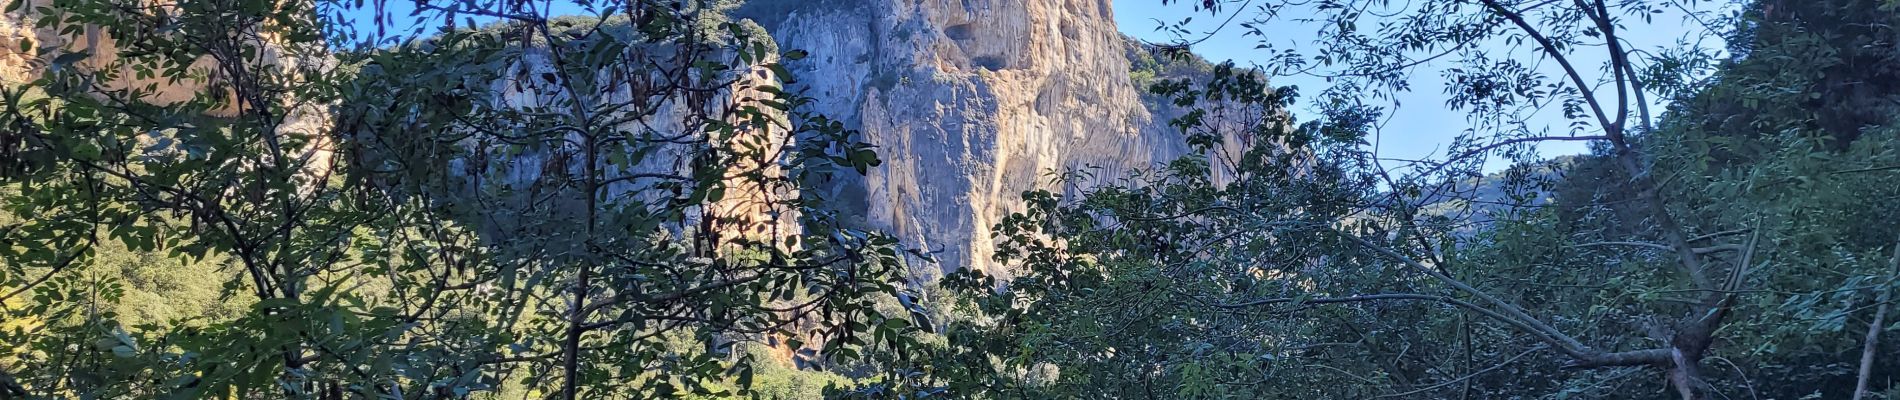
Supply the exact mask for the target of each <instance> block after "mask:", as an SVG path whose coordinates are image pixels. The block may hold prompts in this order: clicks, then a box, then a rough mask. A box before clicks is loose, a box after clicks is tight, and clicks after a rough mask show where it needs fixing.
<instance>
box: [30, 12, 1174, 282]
mask: <svg viewBox="0 0 1900 400" xmlns="http://www.w3.org/2000/svg"><path fill="white" fill-rule="evenodd" d="M35 1H36V2H37V1H44V0H35ZM735 15H736V16H738V17H743V18H752V19H755V20H757V21H758V22H759V23H761V24H762V25H764V27H765V29H766V30H767V31H768V32H770V34H771V35H772V36H773V37H774V39H775V40H776V41H777V42H778V47H779V48H782V49H802V50H806V51H809V52H810V54H811V56H810V57H808V58H806V59H804V60H801V61H798V62H794V63H791V64H790V66H791V67H792V70H793V73H794V74H795V75H796V76H798V78H799V80H798V81H797V83H796V84H793V85H789V86H790V88H791V89H794V90H802V91H803V93H804V94H805V95H807V96H810V97H814V98H816V99H818V102H817V105H816V108H817V109H816V110H815V111H818V112H820V113H822V114H824V115H827V116H830V117H832V118H835V119H839V120H842V121H845V122H846V123H847V125H848V126H849V127H851V128H855V129H859V130H860V131H862V132H863V133H864V135H865V136H866V138H867V140H868V141H869V142H871V143H872V144H874V145H876V146H878V147H879V148H878V152H879V155H880V157H881V158H882V159H883V164H882V166H880V167H878V168H876V169H874V170H872V171H870V172H869V173H868V174H867V175H866V176H864V177H863V178H862V179H851V180H848V181H846V182H839V183H837V185H836V186H835V187H833V188H831V189H833V190H835V191H836V193H834V194H833V198H834V199H837V200H838V201H837V203H839V204H842V205H843V206H841V207H842V208H844V210H843V211H845V212H846V213H852V214H857V215H861V216H862V218H863V222H864V223H865V224H867V225H868V226H869V227H871V228H876V229H881V230H885V231H888V232H892V233H893V234H895V235H897V236H898V237H899V238H900V239H902V240H903V241H904V242H905V243H906V244H908V245H911V246H914V247H919V248H922V249H927V250H929V251H935V252H937V256H936V258H937V259H938V264H937V265H938V266H939V267H940V268H941V269H942V270H954V269H958V268H966V267H967V268H980V269H984V270H985V271H987V272H990V273H993V274H997V275H1003V276H1007V275H1008V271H1007V270H1006V268H1000V267H999V266H997V265H994V262H993V261H991V254H992V250H991V249H992V248H993V239H992V238H991V235H990V228H991V226H992V225H993V224H995V223H997V222H999V221H1000V220H1001V219H1002V217H1003V216H1005V215H1008V213H1010V212H1014V211H1018V210H1020V209H1021V206H1022V204H1021V203H1022V201H1021V193H1022V192H1023V191H1025V190H1030V189H1035V188H1047V189H1057V190H1060V191H1068V192H1073V191H1074V190H1077V188H1076V187H1073V186H1071V187H1051V186H1050V185H1051V184H1050V182H1051V180H1050V178H1051V175H1050V174H1051V173H1053V172H1063V171H1066V170H1070V169H1091V171H1092V172H1093V173H1094V178H1093V180H1092V181H1094V182H1102V181H1112V180H1115V179H1118V178H1120V177H1121V176H1122V175H1123V174H1124V173H1125V172H1126V171H1128V170H1129V169H1131V168H1142V167H1150V166H1154V165H1156V164H1158V163H1163V162H1167V161H1170V160H1173V159H1175V158H1178V157H1180V156H1183V155H1186V154H1187V153H1188V152H1189V151H1190V150H1189V149H1188V146H1187V145H1186V144H1185V142H1184V141H1183V140H1182V136H1181V135H1180V134H1179V133H1177V132H1176V131H1175V129H1173V128H1171V127H1169V126H1168V124H1167V122H1168V119H1169V118H1170V117H1171V116H1174V115H1178V114H1179V113H1180V112H1181V111H1180V110H1174V109H1170V108H1168V107H1166V106H1161V105H1159V104H1163V103H1164V102H1159V101H1152V100H1153V99H1150V100H1151V101H1144V100H1143V94H1142V90H1140V89H1138V88H1137V87H1136V85H1135V84H1134V83H1133V81H1132V80H1131V77H1130V63H1129V58H1128V55H1129V54H1131V53H1130V51H1131V44H1130V43H1129V42H1128V39H1126V38H1125V37H1123V36H1122V35H1121V34H1120V33H1119V32H1118V30H1117V29H1116V26H1115V23H1114V18H1113V15H1112V9H1111V6H1110V3H1109V0H751V1H750V2H748V3H747V4H746V5H745V6H743V7H742V8H740V9H739V10H737V11H735ZM28 25H29V21H27V20H26V19H25V18H21V17H20V16H18V15H13V14H10V15H9V16H8V18H6V19H5V20H4V21H0V35H3V36H5V38H6V40H0V44H6V45H7V46H4V47H7V48H11V49H17V48H18V46H17V45H18V42H19V40H21V39H22V38H31V40H34V41H35V42H36V43H49V41H52V40H57V38H51V37H44V36H47V35H45V34H43V33H35V32H36V30H35V29H34V28H32V27H30V26H28ZM8 40H10V41H8ZM108 42H109V40H108ZM1137 51H1138V49H1137ZM41 65H44V60H34V59H32V58H31V57H28V56H26V55H23V54H16V53H0V77H5V78H8V80H10V81H13V82H20V81H23V80H25V79H21V78H20V77H24V76H29V75H31V74H33V73H35V72H36V71H34V69H35V68H36V67H37V66H41ZM498 84H500V83H498ZM193 89H194V88H192V87H185V88H179V90H177V92H178V93H184V94H187V95H189V94H190V93H192V90H193ZM631 95H632V94H624V93H622V94H610V96H631ZM511 97H512V98H513V100H522V99H531V98H535V97H536V96H527V95H517V96H511ZM160 100H161V101H162V100H163V97H162V96H161V99H160ZM661 119H666V118H661ZM299 128H303V126H301V125H300V126H299ZM325 153H326V155H327V152H325ZM517 161H520V163H522V164H532V163H533V161H534V160H517ZM531 169H532V168H519V169H512V171H510V173H527V172H532V171H529V170H531ZM523 179H525V177H524V178H523ZM741 208H743V207H741ZM730 212H735V213H740V214H757V213H758V212H759V210H752V209H746V210H730Z"/></svg>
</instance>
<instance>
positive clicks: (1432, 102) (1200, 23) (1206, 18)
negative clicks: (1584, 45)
mask: <svg viewBox="0 0 1900 400" xmlns="http://www.w3.org/2000/svg"><path fill="white" fill-rule="evenodd" d="M1223 1H1231V0H1223ZM1418 1H1429V0H1418ZM1170 3H1171V4H1168V5H1166V6H1163V5H1162V4H1161V0H1114V11H1115V20H1116V21H1115V22H1116V23H1117V24H1118V25H1119V26H1120V29H1121V31H1122V32H1123V33H1126V34H1128V35H1130V36H1134V37H1136V38H1140V39H1143V40H1148V41H1154V42H1161V41H1168V40H1172V39H1175V38H1174V37H1173V36H1171V35H1170V34H1168V33H1164V32H1161V31H1158V30H1156V29H1155V28H1156V27H1158V26H1160V25H1161V24H1162V22H1161V21H1166V22H1168V23H1173V22H1178V21H1181V20H1182V19H1183V18H1189V17H1192V18H1193V21H1192V22H1190V24H1189V28H1190V30H1192V31H1193V32H1194V33H1195V34H1197V35H1198V34H1204V33H1206V32H1207V31H1209V30H1213V29H1215V27H1217V26H1219V25H1220V23H1221V21H1222V20H1223V19H1225V17H1224V16H1222V17H1216V16H1214V15H1210V14H1208V13H1207V12H1205V11H1198V12H1197V11H1195V10H1194V9H1193V5H1194V4H1198V3H1199V2H1198V1H1178V0H1177V1H1171V2H1170ZM1393 3H1394V4H1396V5H1398V6H1400V7H1404V5H1405V4H1407V2H1393ZM1229 8H1230V9H1224V10H1223V12H1228V13H1231V12H1233V11H1236V10H1239V9H1238V8H1234V7H1229ZM1240 11H1241V12H1243V13H1244V14H1243V15H1241V16H1240V19H1239V20H1237V21H1236V22H1235V24H1236V25H1237V24H1238V22H1240V21H1245V20H1247V19H1248V18H1250V17H1252V16H1253V11H1252V10H1240ZM1296 11H1297V10H1295V9H1288V10H1286V12H1285V13H1283V14H1282V15H1281V17H1280V20H1282V21H1283V22H1277V23H1274V24H1270V25H1266V26H1265V27H1264V29H1263V30H1264V31H1265V32H1264V33H1266V36H1267V37H1266V38H1265V39H1262V38H1261V37H1258V36H1247V37H1243V36H1242V35H1241V33H1242V32H1243V31H1244V30H1243V28H1241V27H1239V26H1228V27H1226V28H1225V29H1222V30H1221V31H1219V32H1216V33H1215V34H1214V36H1213V37H1212V38H1211V39H1209V40H1207V41H1205V42H1202V43H1200V44H1197V45H1195V46H1194V47H1193V49H1194V52H1195V53H1198V54H1200V55H1202V56H1204V57H1207V58H1208V59H1210V60H1213V61H1217V62H1218V61H1223V60H1233V61H1234V62H1235V63H1236V64H1239V65H1243V66H1245V65H1252V64H1258V63H1262V62H1263V61H1264V60H1266V58H1265V57H1266V56H1267V54H1265V53H1264V51H1263V50H1258V49H1255V46H1256V45H1258V44H1260V41H1261V40H1267V41H1271V42H1272V43H1273V44H1274V46H1275V47H1278V48H1281V49H1286V48H1293V49H1297V50H1300V51H1301V52H1302V53H1306V54H1311V52H1310V51H1308V50H1311V49H1313V48H1314V45H1313V43H1312V40H1313V39H1312V38H1313V37H1314V32H1315V31H1316V29H1317V26H1315V25H1313V24H1304V23H1298V22H1291V21H1292V20H1296V19H1298V18H1302V17H1304V16H1300V15H1293V14H1295V13H1296ZM1683 15H1684V14H1683V13H1681V12H1670V13H1664V14H1659V15H1657V16H1655V17H1654V19H1653V21H1654V24H1643V23H1642V22H1641V21H1629V22H1628V23H1626V27H1625V31H1626V32H1634V33H1635V34H1630V33H1625V35H1627V36H1626V38H1627V39H1628V41H1630V42H1631V43H1632V44H1633V46H1631V48H1635V49H1654V48H1658V47H1662V46H1673V45H1674V44H1675V43H1676V42H1677V40H1678V39H1681V38H1685V37H1689V36H1691V35H1692V34H1694V35H1697V36H1700V33H1701V31H1703V29H1702V28H1701V26H1700V25H1699V24H1694V23H1682V19H1683ZM1480 45H1491V46H1502V45H1501V44H1483V43H1481V44H1480ZM1704 46H1705V47H1708V46H1713V47H1712V48H1721V47H1722V44H1721V43H1720V41H1719V40H1716V41H1712V42H1705V43H1704ZM1519 51H1520V53H1518V54H1524V53H1521V51H1523V50H1522V49H1520V50H1519ZM1594 53H1600V52H1594ZM1594 53H1592V54H1590V55H1595V54H1594ZM1602 62H1603V58H1602V57H1601V56H1597V57H1588V56H1586V57H1579V59H1577V60H1576V63H1577V64H1578V68H1579V69H1587V71H1583V73H1584V74H1585V75H1586V77H1588V78H1594V76H1589V75H1591V74H1592V73H1594V72H1595V71H1596V70H1597V68H1595V67H1596V66H1598V65H1601V64H1602ZM1452 64H1453V62H1451V61H1449V57H1447V58H1445V59H1440V60H1439V61H1434V62H1428V63H1424V64H1421V65H1419V66H1418V67H1415V68H1414V69H1413V71H1412V76H1414V77H1415V78H1414V79H1413V80H1412V84H1413V88H1412V90H1411V91H1410V92H1408V93H1403V94H1400V95H1398V96H1396V99H1397V100H1398V101H1399V102H1400V104H1401V105H1402V107H1399V108H1397V109H1396V110H1389V111H1388V112H1389V113H1390V118H1391V120H1390V121H1389V122H1388V123H1387V124H1386V125H1385V129H1384V131H1383V132H1381V134H1380V135H1379V137H1378V138H1377V139H1378V143H1376V145H1377V146H1378V147H1379V154H1380V156H1381V157H1383V158H1398V159H1420V158H1426V157H1430V156H1444V155H1445V154H1446V153H1447V151H1446V146H1447V144H1448V143H1449V142H1451V141H1452V140H1453V138H1455V137H1456V136H1457V135H1458V134H1460V133H1461V132H1462V131H1464V130H1465V129H1466V127H1467V126H1469V125H1470V124H1469V123H1468V122H1467V121H1466V119H1465V114H1464V113H1463V112H1460V111H1451V110H1449V109H1447V108H1445V107H1444V104H1445V100H1446V96H1445V95H1444V94H1443V90H1444V81H1443V80H1442V78H1441V77H1442V76H1443V75H1441V74H1440V72H1441V71H1443V70H1444V68H1446V67H1449V66H1452ZM1549 64H1554V63H1546V65H1545V67H1546V68H1544V71H1542V72H1543V73H1544V74H1545V75H1546V76H1553V77H1555V76H1559V75H1560V74H1561V70H1560V69H1557V67H1556V66H1554V65H1549ZM1273 84H1274V85H1275V86H1286V85H1295V86H1299V87H1300V93H1301V94H1302V99H1301V100H1302V101H1304V100H1310V99H1312V98H1313V95H1315V94H1318V93H1319V92H1320V91H1321V90H1322V89H1324V88H1326V87H1328V86H1329V84H1328V83H1327V82H1326V81H1325V80H1324V79H1321V78H1316V77H1311V76H1291V77H1279V78H1275V80H1274V81H1273ZM1301 108H1302V106H1299V105H1296V106H1295V116H1296V117H1299V118H1301V119H1303V120H1304V119H1307V118H1306V117H1305V115H1303V114H1311V113H1310V112H1304V111H1305V110H1302V109H1301ZM1528 124H1529V125H1530V128H1531V129H1532V130H1533V131H1536V130H1538V129H1544V128H1548V129H1549V130H1548V133H1549V134H1554V135H1568V134H1569V133H1568V128H1566V127H1567V122H1566V121H1564V120H1563V118H1562V114H1561V111H1560V110H1557V109H1556V108H1555V107H1550V108H1549V109H1547V110H1545V111H1543V112H1541V113H1539V114H1537V115H1534V116H1533V117H1532V118H1531V119H1530V120H1529V121H1528ZM1594 134H1597V133H1595V132H1583V133H1581V135H1594ZM1538 149H1539V151H1540V153H1541V154H1542V155H1544V156H1547V157H1548V156H1557V155H1566V154H1580V153H1586V152H1588V151H1589V150H1588V145H1587V144H1585V143H1584V142H1570V141H1563V142H1545V143H1543V144H1540V145H1539V146H1538ZM1386 164H1387V165H1388V166H1396V164H1395V163H1393V162H1387V163H1386ZM1506 166H1508V165H1507V163H1505V162H1503V161H1502V160H1494V161H1493V162H1491V163H1488V164H1487V165H1486V169H1487V170H1497V169H1501V168H1503V167H1506Z"/></svg>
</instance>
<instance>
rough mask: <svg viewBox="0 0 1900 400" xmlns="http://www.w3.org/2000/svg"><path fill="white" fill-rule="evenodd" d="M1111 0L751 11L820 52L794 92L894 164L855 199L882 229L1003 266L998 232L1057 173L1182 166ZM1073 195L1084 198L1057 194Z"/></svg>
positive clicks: (899, 0)
mask: <svg viewBox="0 0 1900 400" xmlns="http://www.w3.org/2000/svg"><path fill="white" fill-rule="evenodd" d="M1111 13H1112V10H1111V8H1110V5H1109V2H1108V1H1107V0H914V1H913V0H892V1H884V0H827V1H818V2H807V3H802V4H799V3H798V2H793V1H789V0H781V1H760V0H755V1H754V2H753V3H749V4H748V5H747V7H746V8H743V9H741V10H740V11H739V13H738V14H739V15H740V16H741V17H749V18H757V19H760V20H761V22H762V23H763V24H764V25H765V26H766V27H767V29H768V30H769V31H770V32H772V35H773V37H774V38H775V39H776V40H777V41H778V42H779V47H780V48H785V49H804V50H808V51H810V52H811V54H812V57H811V58H809V59H807V62H804V63H801V64H795V65H794V66H795V68H793V70H794V74H796V75H798V76H799V78H800V82H799V84H798V85H793V87H795V88H802V89H805V90H806V93H807V95H810V96H813V97H816V98H819V99H821V106H820V110H821V111H822V112H824V113H825V114H827V115H830V116H832V117H834V118H839V119H842V120H846V121H850V122H851V123H853V124H855V126H854V127H856V128H858V129H861V130H862V131H863V132H864V134H865V135H866V136H867V138H868V141H870V142H871V143H872V144H874V145H877V146H879V154H880V156H881V157H882V158H883V159H884V165H883V167H881V168H878V169H876V170H873V171H871V172H870V173H869V175H868V176H867V177H865V179H863V180H862V181H861V182H851V183H849V184H848V186H847V188H846V190H844V193H841V194H842V195H844V196H862V197H863V199H864V203H863V205H862V207H863V209H862V210H857V211H859V212H862V213H864V217H865V219H866V221H867V222H868V223H869V224H871V225H872V226H873V227H877V228H883V229H887V230H889V231H891V232H892V233H894V234H896V235H898V237H900V238H902V239H904V240H905V241H906V243H908V244H910V245H913V246H923V247H927V248H928V249H930V250H933V251H937V250H940V251H941V252H940V253H938V258H939V261H940V264H939V265H940V266H941V267H942V268H943V269H945V270H952V269H956V268H962V267H975V268H983V269H985V270H986V271H987V272H991V273H998V274H1003V275H1007V272H1008V271H1005V270H1003V269H1001V268H995V266H993V265H992V261H991V260H990V256H991V254H992V250H991V249H992V247H993V246H992V238H991V237H990V227H991V226H992V225H993V224H995V223H996V222H998V221H1000V219H1001V218H1002V217H1003V216H1005V215H1007V214H1008V213H1010V212H1012V211H1016V210H1019V209H1020V208H1021V193H1022V192H1023V191H1024V190H1029V189H1032V188H1037V187H1045V188H1047V187H1046V186H1040V185H1047V184H1048V182H1049V179H1048V178H1049V175H1048V173H1049V172H1052V171H1054V172H1061V171H1063V170H1066V169H1070V168H1084V167H1101V168H1100V169H1099V170H1098V171H1096V173H1097V175H1096V176H1097V180H1098V181H1099V180H1107V179H1115V178H1116V177H1117V176H1119V174H1121V173H1123V172H1125V171H1126V170H1127V169H1129V168H1135V167H1148V166H1152V165H1153V164H1155V163H1158V162H1166V161H1168V160H1172V159H1174V158H1176V157H1179V156H1181V155H1184V154H1185V153H1186V152H1187V151H1188V149H1187V148H1186V145H1185V144H1184V142H1183V141H1182V140H1181V137H1180V135H1178V134H1176V133H1174V131H1173V130H1172V129H1170V128H1168V126H1167V120H1166V117H1161V116H1157V112H1159V113H1162V114H1166V113H1167V112H1168V111H1167V110H1150V109H1148V107H1145V106H1144V105H1143V102H1142V101H1141V91H1140V90H1138V89H1137V88H1136V87H1135V85H1134V84H1133V83H1132V81H1131V79H1130V75H1129V61H1128V58H1127V57H1126V54H1125V53H1126V52H1127V51H1128V50H1129V47H1128V46H1129V44H1128V43H1127V40H1126V39H1125V38H1124V37H1122V36H1121V34H1120V33H1119V32H1118V31H1117V30H1116V27H1115V23H1114V18H1113V15H1112V14H1111ZM1050 189H1071V190H1072V189H1073V188H1050Z"/></svg>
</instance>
